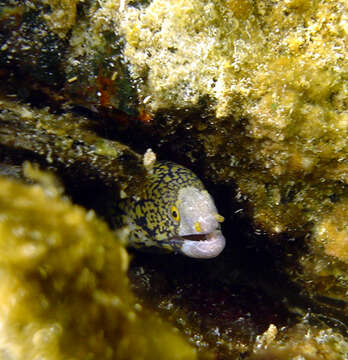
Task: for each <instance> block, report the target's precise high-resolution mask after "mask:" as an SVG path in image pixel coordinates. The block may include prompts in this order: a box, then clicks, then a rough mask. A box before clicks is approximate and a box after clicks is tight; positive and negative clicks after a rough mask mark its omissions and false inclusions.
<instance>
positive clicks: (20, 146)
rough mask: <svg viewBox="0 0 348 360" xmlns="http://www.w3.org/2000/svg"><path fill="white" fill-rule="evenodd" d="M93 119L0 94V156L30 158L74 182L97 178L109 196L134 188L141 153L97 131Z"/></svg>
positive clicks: (141, 171) (140, 177)
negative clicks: (37, 106)
mask: <svg viewBox="0 0 348 360" xmlns="http://www.w3.org/2000/svg"><path fill="white" fill-rule="evenodd" d="M97 131H98V123H96V121H93V120H92V119H89V118H87V117H86V116H79V115H76V114H73V113H72V112H68V111H66V112H64V113H63V114H61V115H56V114H53V113H52V112H51V111H50V110H49V108H44V109H37V108H34V107H30V106H28V105H25V104H22V103H21V102H18V101H15V100H8V99H6V98H5V97H3V98H0V146H1V147H2V152H3V154H2V156H1V157H0V159H1V160H2V161H4V160H5V159H6V156H5V154H6V152H7V153H11V156H8V157H11V158H12V161H13V160H14V159H15V158H17V159H18V160H17V162H18V163H19V164H21V163H22V162H23V161H24V160H30V161H36V162H39V163H41V164H44V165H45V167H49V166H50V167H51V169H55V170H56V171H57V172H58V173H59V175H60V176H62V175H63V174H64V175H67V176H68V177H70V178H72V181H73V182H74V183H75V184H77V185H78V184H83V183H84V182H86V181H90V182H94V183H97V181H98V180H99V181H100V182H102V183H103V184H104V185H105V186H107V187H109V188H110V190H111V191H112V192H113V197H114V198H117V197H120V193H121V192H122V194H123V196H125V194H126V193H127V192H128V194H135V193H137V192H139V191H141V189H142V184H143V183H144V179H145V178H146V170H145V168H144V167H143V161H142V156H141V155H139V154H137V153H136V152H134V151H133V150H132V149H130V148H129V147H127V146H126V145H123V144H121V143H119V142H117V141H112V140H108V139H105V138H103V137H101V136H98V134H97Z"/></svg>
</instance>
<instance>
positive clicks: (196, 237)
mask: <svg viewBox="0 0 348 360" xmlns="http://www.w3.org/2000/svg"><path fill="white" fill-rule="evenodd" d="M172 241H174V242H175V244H176V245H177V246H179V251H180V252H181V253H182V254H184V255H186V256H189V257H192V258H198V259H210V258H213V257H216V256H218V255H219V254H220V253H221V251H222V250H223V249H224V247H225V243H226V241H225V238H224V236H223V235H222V233H221V231H220V230H215V231H213V232H211V233H209V234H192V235H185V236H180V237H178V238H175V239H173V240H172Z"/></svg>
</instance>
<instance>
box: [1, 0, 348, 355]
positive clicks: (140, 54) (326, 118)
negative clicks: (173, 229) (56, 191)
mask: <svg viewBox="0 0 348 360" xmlns="http://www.w3.org/2000/svg"><path fill="white" fill-rule="evenodd" d="M347 12H348V9H347V2H346V1H344V0H339V1H336V0H329V1H322V0H319V1H313V2H308V1H303V0H290V1H277V2H270V1H267V0H257V1H249V0H237V1H220V0H215V1H213V0H205V1H201V0H193V1H189V0H182V1H176V0H166V1H163V0H152V1H148V0H145V1H144V0H139V1H134V0H129V1H117V0H99V1H94V0H85V1H77V0H75V1H73V0H65V1H64V0H60V1H58V0H45V1H44V0H42V1H35V2H34V1H26V2H25V3H23V2H21V1H9V0H5V1H3V2H2V4H1V5H0V48H1V50H0V77H1V78H2V79H4V80H5V81H3V83H2V85H1V86H0V88H1V90H2V91H3V92H5V93H7V94H10V95H11V96H13V95H16V96H18V98H19V99H29V100H32V97H34V98H35V99H34V100H35V101H33V102H34V103H35V104H36V105H37V104H38V103H39V102H40V101H41V97H40V96H39V99H40V101H38V100H37V97H35V96H33V91H34V94H36V92H39V94H40V95H42V94H44V95H45V98H44V99H45V100H44V102H45V101H49V103H50V104H52V103H53V104H56V105H57V107H58V108H59V105H60V104H62V103H64V102H68V103H70V104H78V105H81V106H84V107H86V108H88V109H90V110H92V112H93V113H96V114H102V115H104V117H103V119H104V118H105V117H108V118H109V119H111V121H113V122H115V123H117V124H120V125H124V124H126V125H127V126H128V127H129V131H130V132H137V133H139V134H140V136H139V137H141V135H142V134H143V132H142V131H143V128H142V127H140V126H138V125H139V124H146V125H147V133H150V134H151V136H154V138H156V139H159V140H158V142H156V141H153V140H152V141H153V143H152V144H149V145H151V146H152V145H154V147H153V148H154V150H155V151H156V153H160V155H162V157H163V158H168V156H169V154H170V156H171V157H172V158H174V159H178V158H179V159H180V160H181V161H180V162H182V163H186V164H188V163H192V164H196V165H197V164H199V167H200V174H202V175H203V176H204V177H205V179H207V180H211V181H212V182H214V183H217V184H225V185H227V186H235V187H236V190H237V191H236V198H235V199H234V198H233V196H232V195H231V196H230V198H229V199H228V198H226V199H224V201H225V202H228V201H230V202H233V201H235V200H237V201H240V202H241V203H243V206H244V207H245V208H246V209H247V210H248V214H249V216H250V218H252V220H253V221H254V224H255V227H256V228H257V231H258V232H259V230H260V229H262V230H264V231H266V233H267V234H268V235H270V240H271V241H273V243H274V244H280V246H281V247H282V249H283V254H285V256H284V258H286V260H285V261H283V262H280V261H279V268H278V270H279V272H286V273H287V274H288V276H289V277H290V278H291V279H292V281H293V282H296V283H297V284H299V285H300V286H301V287H302V289H303V293H306V294H307V295H309V297H310V298H312V299H313V300H314V302H316V303H318V304H320V303H321V304H324V305H323V306H324V309H329V310H330V311H331V310H334V311H335V313H336V314H337V313H339V314H340V315H341V316H345V314H346V313H347V306H348V305H347V304H348V301H347V276H348V275H347V274H348V259H347V226H348V225H347V219H348V210H347V209H348V191H347V185H348V164H347V153H348V137H347V132H348V116H347V107H348V103H347V98H348V97H347V95H348V90H347V70H348V60H347V59H348V54H347V39H348V25H347V24H348V17H347ZM40 106H43V104H41V103H40ZM2 107H3V108H12V107H13V105H11V106H10V105H8V104H4V102H3V103H2ZM24 109H26V110H27V111H24V113H25V114H26V113H27V112H28V111H29V112H30V113H31V112H32V111H34V110H33V109H32V108H30V107H24ZM60 110H61V109H60ZM35 111H38V112H39V113H40V114H41V115H42V114H43V116H44V118H46V117H47V116H46V115H45V114H44V113H45V111H46V110H42V109H41V110H40V111H39V110H35ZM18 112H20V110H18V109H17V110H16V111H15V112H14V116H10V119H11V120H10V121H8V120H6V121H5V122H4V114H6V116H5V117H7V115H8V114H9V113H12V114H13V110H11V111H9V110H6V111H5V112H4V111H3V112H2V114H3V115H2V118H1V119H2V120H1V121H2V123H1V131H4V129H7V130H6V131H5V135H4V133H1V132H0V133H1V135H0V136H1V142H2V144H3V145H4V146H5V147H7V148H8V147H11V146H12V145H11V143H12V142H14V144H16V142H21V141H23V139H21V138H19V137H16V136H15V131H14V129H18V126H19V123H18V117H19V116H18ZM46 113H47V111H46ZM41 115H40V116H41ZM64 116H66V117H67V121H63V122H60V123H58V125H57V127H56V128H55V129H54V131H62V129H63V126H62V125H63V124H64V127H65V126H67V124H68V123H69V124H70V125H72V124H74V123H75V120H71V119H70V116H71V115H64ZM64 116H60V117H59V118H60V119H62V118H64ZM24 117H25V116H24ZM29 118H30V116H29ZM74 119H75V118H74ZM50 121H51V120H49V121H48V122H50ZM17 124H18V125H17ZM21 126H22V125H21ZM23 126H24V125H23ZM33 126H34V129H36V128H37V125H35V124H34V125H28V128H32V127H33ZM47 126H48V125H47V124H46V123H45V125H44V128H45V129H46V128H47ZM28 128H27V130H28ZM8 129H10V130H8ZM11 129H12V132H11ZM68 129H71V128H70V127H68ZM7 131H10V132H9V133H7ZM36 131H38V130H37V129H36V130H34V133H33V134H34V135H35V134H36ZM45 131H46V130H44V132H43V133H44V134H46V133H45ZM80 131H81V130H77V134H78V133H79V132H80ZM43 133H42V132H40V134H41V135H39V138H40V136H42V134H43ZM45 136H46V135H45ZM65 136H66V133H64V134H63V138H64V139H66V138H65ZM89 136H90V135H88V137H89ZM44 138H45V139H48V140H49V136H48V137H44ZM29 139H30V138H29ZM32 139H33V138H32ZM90 139H91V142H88V141H86V140H85V138H84V137H83V140H82V142H83V144H87V145H86V146H85V145H83V144H80V143H78V144H76V143H73V145H72V158H73V159H74V160H72V162H73V163H74V162H75V163H77V164H79V165H82V166H79V169H86V170H85V174H86V177H90V176H91V177H93V174H95V173H97V174H99V175H100V176H101V178H102V181H104V180H106V181H109V182H110V183H112V181H113V180H112V179H113V177H114V176H115V178H116V179H117V184H123V185H121V186H120V188H121V189H123V186H125V187H127V186H128V187H129V186H132V185H133V183H135V184H136V181H134V180H135V179H139V178H141V175H140V176H139V178H138V177H137V175H136V174H137V173H140V174H144V173H143V172H142V170H139V169H140V168H139V167H136V169H135V170H134V173H132V174H131V176H129V174H128V173H127V174H126V175H125V177H124V176H123V175H122V174H123V173H122V171H123V170H122V169H123V168H122V166H120V167H119V171H121V172H118V171H116V172H114V173H112V171H111V172H109V169H110V168H109V167H108V166H107V165H105V170H106V171H105V172H104V171H99V166H97V164H98V165H99V164H100V165H101V167H102V168H103V166H104V165H103V161H105V162H106V163H107V164H109V163H110V162H111V161H112V157H113V156H115V154H118V152H117V151H116V152H114V151H113V150H111V153H109V155H110V157H109V156H108V155H107V156H106V159H105V158H104V160H100V161H99V159H100V158H98V157H94V155H95V154H96V152H95V151H96V149H95V148H94V145H92V144H93V143H94V142H95V141H96V138H95V137H93V136H92V138H90ZM69 141H71V139H70V138H68V143H69ZM146 141H151V140H146ZM97 142H98V141H97ZM64 143H66V141H65V140H64ZM105 144H106V143H105V142H104V140H103V141H102V145H101V148H102V149H101V150H100V148H99V150H98V151H102V152H104V150H103V149H105V146H106V148H107V149H110V146H111V147H112V146H113V145H109V143H107V144H106V145H105ZM24 145H25V146H27V147H28V150H29V151H31V152H32V153H35V152H36V153H39V154H40V151H41V150H45V151H46V150H50V148H52V149H53V150H54V149H55V147H54V146H51V145H50V142H49V141H48V145H46V141H44V142H42V143H41V145H40V147H39V148H36V149H33V148H32V146H33V143H32V142H31V141H28V142H27V143H26V144H23V143H22V144H20V146H23V148H25V146H24ZM80 145H81V146H80ZM104 145H105V146H104ZM55 146H57V151H56V152H55V153H53V155H54V156H53V159H54V163H53V166H59V165H57V164H59V163H60V164H63V165H64V163H67V164H69V162H70V158H69V156H67V157H66V158H65V159H64V161H62V162H60V155H59V153H60V151H61V150H62V149H63V150H64V149H66V147H65V146H63V148H62V147H60V144H59V143H58V144H56V145H55ZM78 149H82V150H83V153H89V152H90V151H92V154H93V156H92V159H97V161H96V162H95V161H94V162H93V161H91V158H88V157H87V158H85V160H86V161H84V162H79V156H77V154H78V151H77V150H78ZM98 151H97V152H98ZM107 152H108V151H107ZM63 153H64V152H63ZM41 156H43V157H46V156H47V154H42V155H41ZM130 156H131V158H132V159H135V160H134V163H136V164H138V162H137V160H136V158H137V157H136V156H135V155H134V156H135V157H133V155H130ZM48 159H50V156H49V157H48ZM123 163H125V162H123V161H121V163H120V165H122V164H123ZM93 165H96V167H95V168H93ZM91 167H92V170H91V171H89V170H88V169H91ZM125 169H126V170H125V171H130V170H131V169H132V167H127V166H126V167H125ZM109 174H111V176H110V177H109ZM99 175H98V176H99ZM104 175H105V177H104ZM116 186H118V185H116ZM132 191H135V190H131V188H129V189H127V193H128V192H129V193H132ZM229 215H231V214H229ZM273 235H274V236H273ZM238 240H239V239H238ZM294 240H296V241H294ZM290 244H291V245H290ZM292 244H294V245H292ZM260 246H264V244H261V245H260ZM276 257H277V254H275V255H274V258H276ZM282 259H283V258H282ZM183 287H184V286H183ZM300 333H301V332H300ZM270 356H271V355H270Z"/></svg>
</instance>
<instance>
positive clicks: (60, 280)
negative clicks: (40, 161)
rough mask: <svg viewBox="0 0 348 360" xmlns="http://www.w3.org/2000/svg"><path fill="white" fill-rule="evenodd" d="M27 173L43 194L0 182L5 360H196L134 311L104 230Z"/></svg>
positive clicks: (123, 264) (122, 265) (121, 262)
mask: <svg viewBox="0 0 348 360" xmlns="http://www.w3.org/2000/svg"><path fill="white" fill-rule="evenodd" d="M27 173H29V174H30V173H31V174H32V175H33V176H34V177H35V178H36V179H38V180H39V181H42V182H43V183H45V185H44V187H42V186H40V185H38V184H36V185H30V186H29V185H23V184H20V183H17V182H16V181H14V180H11V181H10V180H8V179H5V178H3V177H1V178H0V248H1V260H0V278H1V281H0V283H1V286H0V287H1V296H0V312H1V324H2V326H1V331H0V338H1V345H0V352H1V355H2V357H3V358H6V359H7V358H8V359H13V360H16V359H24V358H25V359H37V358H38V357H40V358H49V359H66V358H75V359H86V358H91V359H97V358H103V359H139V357H141V358H142V359H156V358H157V359H195V358H196V353H195V350H194V349H193V348H191V347H190V346H189V345H188V344H186V343H185V342H184V340H183V339H182V338H181V337H180V336H179V335H178V334H177V332H175V331H174V330H173V329H172V328H171V327H170V326H169V325H167V324H165V323H163V321H161V320H160V319H159V318H157V317H155V316H153V315H150V314H148V313H146V312H145V311H144V310H143V309H142V307H141V306H140V305H139V304H138V305H137V304H136V302H135V299H134V297H133V295H132V294H131V292H130V290H129V284H128V278H127V275H126V271H127V268H128V263H129V257H128V254H127V252H126V250H125V249H124V247H123V245H122V244H121V242H120V241H119V239H117V238H116V237H115V234H113V233H112V232H110V230H109V229H108V227H107V226H106V224H105V223H103V222H102V221H101V220H99V219H97V218H96V216H95V214H94V213H93V212H91V211H90V212H87V211H85V210H84V209H83V208H81V207H78V206H75V205H72V204H71V203H70V201H68V200H67V199H62V198H61V197H60V190H59V188H57V187H56V186H55V185H54V183H52V179H51V177H50V176H49V175H45V174H40V173H39V174H38V173H37V170H33V169H31V170H30V169H29V171H28V170H27ZM130 349H132V350H131V351H130ZM169 349H172V350H169Z"/></svg>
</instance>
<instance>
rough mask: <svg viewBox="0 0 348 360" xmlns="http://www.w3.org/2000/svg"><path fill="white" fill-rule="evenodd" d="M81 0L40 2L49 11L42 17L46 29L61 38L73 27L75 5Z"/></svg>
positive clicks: (47, 0)
mask: <svg viewBox="0 0 348 360" xmlns="http://www.w3.org/2000/svg"><path fill="white" fill-rule="evenodd" d="M79 2H81V0H41V3H42V4H44V5H48V6H49V9H50V11H48V12H47V13H46V14H45V15H44V17H43V18H44V19H45V20H46V22H47V24H48V27H49V29H50V30H51V31H53V32H54V33H56V34H57V35H58V36H60V37H61V38H64V37H65V36H66V34H67V32H68V31H69V30H70V29H71V28H72V26H73V25H75V21H76V12H77V4H78V3H79Z"/></svg>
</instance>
